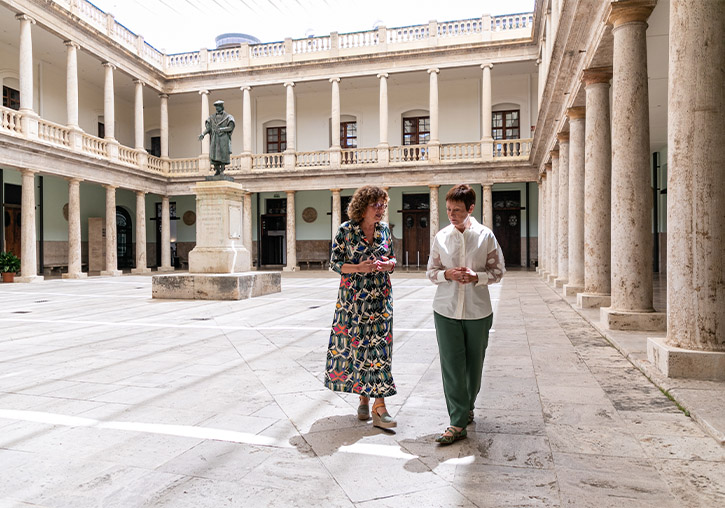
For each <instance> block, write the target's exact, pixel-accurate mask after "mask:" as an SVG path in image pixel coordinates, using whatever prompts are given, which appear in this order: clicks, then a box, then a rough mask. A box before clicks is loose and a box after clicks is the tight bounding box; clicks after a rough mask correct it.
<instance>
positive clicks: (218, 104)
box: [214, 101, 224, 113]
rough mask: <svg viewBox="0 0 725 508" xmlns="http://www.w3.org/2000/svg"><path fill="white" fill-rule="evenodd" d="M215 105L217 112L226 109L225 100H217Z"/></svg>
mask: <svg viewBox="0 0 725 508" xmlns="http://www.w3.org/2000/svg"><path fill="white" fill-rule="evenodd" d="M214 107H215V108H216V112H217V113H221V112H222V111H224V101H216V102H215V103H214Z"/></svg>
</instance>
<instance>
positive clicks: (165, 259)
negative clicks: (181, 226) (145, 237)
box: [158, 196, 174, 272]
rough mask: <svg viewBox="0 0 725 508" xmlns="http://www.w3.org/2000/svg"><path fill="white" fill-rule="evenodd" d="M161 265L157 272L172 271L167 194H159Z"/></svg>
mask: <svg viewBox="0 0 725 508" xmlns="http://www.w3.org/2000/svg"><path fill="white" fill-rule="evenodd" d="M160 247H161V266H160V267H159V269H158V271H159V272H173V271H174V267H173V266H171V213H170V209H169V196H161V246H160Z"/></svg>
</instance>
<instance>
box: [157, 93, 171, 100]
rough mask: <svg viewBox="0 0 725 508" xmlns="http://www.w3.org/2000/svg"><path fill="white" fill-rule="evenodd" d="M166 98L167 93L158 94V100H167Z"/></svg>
mask: <svg viewBox="0 0 725 508" xmlns="http://www.w3.org/2000/svg"><path fill="white" fill-rule="evenodd" d="M168 98H169V94H167V93H160V94H159V99H168Z"/></svg>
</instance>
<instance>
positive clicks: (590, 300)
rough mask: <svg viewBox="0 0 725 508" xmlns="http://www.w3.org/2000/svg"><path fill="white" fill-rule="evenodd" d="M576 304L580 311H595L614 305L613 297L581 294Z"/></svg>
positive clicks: (577, 297)
mask: <svg viewBox="0 0 725 508" xmlns="http://www.w3.org/2000/svg"><path fill="white" fill-rule="evenodd" d="M576 304H577V307H579V308H580V309H593V308H596V307H609V306H610V305H611V304H612V295H604V294H601V295H600V294H597V293H579V294H578V295H576Z"/></svg>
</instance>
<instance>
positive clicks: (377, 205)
mask: <svg viewBox="0 0 725 508" xmlns="http://www.w3.org/2000/svg"><path fill="white" fill-rule="evenodd" d="M370 206H372V207H373V208H376V209H378V210H385V209H386V208H387V207H388V204H387V203H370Z"/></svg>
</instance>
